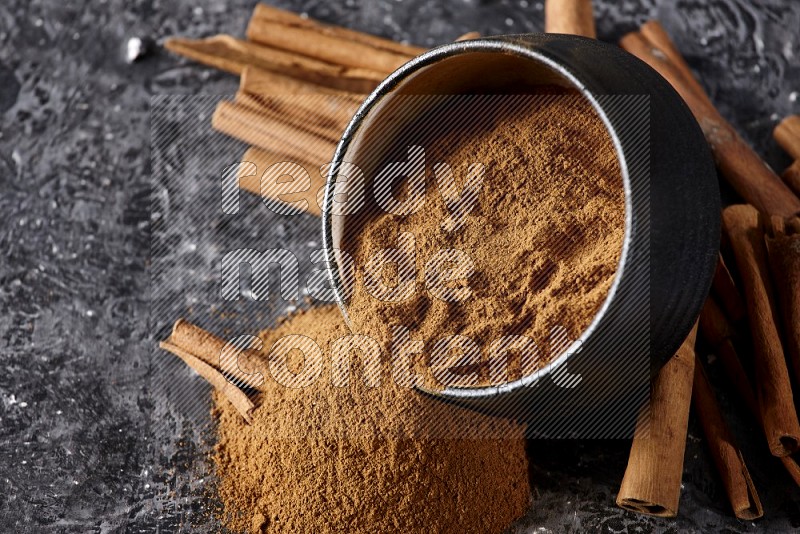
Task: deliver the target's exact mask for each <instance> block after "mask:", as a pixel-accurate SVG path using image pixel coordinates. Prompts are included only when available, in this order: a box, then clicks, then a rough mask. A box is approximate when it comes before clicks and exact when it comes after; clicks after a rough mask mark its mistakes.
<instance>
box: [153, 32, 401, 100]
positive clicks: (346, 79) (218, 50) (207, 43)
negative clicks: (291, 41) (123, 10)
mask: <svg viewBox="0 0 800 534" xmlns="http://www.w3.org/2000/svg"><path fill="white" fill-rule="evenodd" d="M164 46H165V47H166V48H167V49H168V50H170V51H172V52H174V53H176V54H180V55H182V56H185V57H187V58H189V59H193V60H195V61H198V62H200V63H204V64H206V65H210V66H212V67H216V68H218V69H221V70H224V71H227V72H231V73H233V74H241V73H242V72H243V71H244V68H245V66H247V65H252V66H255V67H258V68H260V69H264V70H268V71H276V72H279V73H281V74H283V75H287V76H291V77H294V78H297V79H300V80H304V81H307V82H311V83H316V84H319V85H324V86H326V87H331V88H334V89H340V90H343V91H351V92H354V93H369V92H370V91H372V90H373V89H374V88H375V87H377V85H378V84H379V83H380V82H381V81H383V79H384V78H385V77H386V73H384V72H378V71H375V70H371V69H365V68H357V67H349V66H344V65H336V64H333V63H328V62H325V61H321V60H319V59H315V58H311V57H306V56H301V55H298V54H293V53H291V52H286V51H283V50H278V49H275V48H269V47H266V46H262V45H260V44H257V43H252V42H248V41H242V40H240V39H236V38H234V37H231V36H230V35H216V36H214V37H209V38H207V39H197V40H195V39H184V38H179V37H174V38H171V39H168V40H167V41H166V43H165V44H164Z"/></svg>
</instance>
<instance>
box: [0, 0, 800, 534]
mask: <svg viewBox="0 0 800 534" xmlns="http://www.w3.org/2000/svg"><path fill="white" fill-rule="evenodd" d="M73 4H80V5H71V6H68V5H66V3H65V2H63V1H59V0H49V1H44V2H37V1H27V0H4V1H3V2H2V3H1V4H0V355H1V356H0V401H1V403H0V530H2V531H9V532H12V531H13V532H51V531H52V532H61V531H64V532H87V531H93V532H117V531H142V532H156V531H159V532H161V531H163V532H172V531H187V532H188V531H195V530H199V531H216V530H217V528H216V526H215V524H214V522H213V521H212V520H209V519H208V517H207V515H208V514H207V511H208V509H209V508H210V507H212V506H213V505H214V503H213V499H209V498H208V497H207V496H206V492H207V488H208V487H209V486H210V485H211V484H213V477H212V476H211V475H210V473H209V472H208V465H207V464H206V461H205V456H204V451H207V448H208V446H209V436H208V435H206V433H205V431H204V430H203V429H204V428H205V426H204V424H203V422H204V421H203V419H204V418H206V417H207V415H206V413H207V411H206V404H204V403H205V402H206V401H205V400H199V399H204V398H205V395H204V392H205V388H204V386H203V385H202V383H200V381H199V379H197V378H196V377H194V376H192V375H191V373H189V372H188V371H187V370H186V369H184V368H183V367H182V366H180V365H177V364H176V365H171V366H168V365H164V364H162V363H160V362H161V361H162V360H161V359H158V360H157V359H156V358H155V356H154V355H155V354H156V353H155V351H154V350H153V346H154V344H155V340H157V339H159V338H160V336H162V335H163V333H164V327H165V324H166V323H167V322H168V321H169V320H172V319H174V318H176V317H178V316H180V315H186V316H189V317H192V318H193V319H196V320H198V321H199V322H203V321H204V320H205V319H204V318H207V317H209V316H210V315H212V314H213V312H214V310H213V309H212V308H211V306H210V305H208V304H207V303H206V302H205V301H204V299H203V298H198V297H197V295H200V296H201V297H202V295H204V294H206V292H207V291H206V289H207V286H208V285H209V284H210V283H212V281H209V280H195V278H193V274H194V273H193V272H192V271H191V270H190V269H189V268H188V267H187V266H191V265H193V263H192V261H193V260H192V258H193V257H194V255H195V254H194V253H195V252H196V250H195V249H194V248H192V247H191V246H190V245H191V244H192V243H194V242H196V241H198V240H200V241H202V239H200V238H199V237H198V236H199V235H200V234H203V235H206V234H209V233H210V234H211V235H224V234H225V229H224V228H222V229H220V228H217V227H214V226H213V224H212V225H211V226H210V228H211V229H209V228H194V227H191V226H185V227H184V230H185V232H184V233H183V234H182V235H172V236H167V237H168V238H170V239H172V241H170V243H171V245H173V249H174V250H177V251H184V252H179V253H175V254H174V255H173V256H169V255H166V256H163V257H162V258H161V260H160V261H163V262H165V263H164V264H162V265H161V267H162V268H163V269H164V270H165V272H169V273H170V276H173V277H175V278H178V279H181V280H183V283H182V285H181V284H178V285H177V286H176V288H175V293H174V294H171V295H167V296H165V295H158V297H159V298H158V299H155V300H157V301H158V303H159V304H158V306H156V311H157V312H158V313H156V314H151V303H152V302H153V299H151V297H150V292H149V274H148V266H149V265H150V259H149V258H150V230H151V229H150V211H151V210H150V174H151V151H150V138H151V125H150V106H151V97H153V96H154V95H159V94H165V93H181V94H231V93H233V92H234V91H235V89H236V84H237V80H236V78H234V77H232V76H229V75H225V74H222V73H218V72H216V71H213V70H209V69H206V68H204V67H200V66H197V65H194V64H190V63H188V62H184V61H182V60H179V59H177V58H175V57H172V56H170V55H169V54H167V53H165V52H164V51H162V50H161V49H160V48H159V47H158V46H157V45H156V46H155V47H154V48H153V50H152V52H151V53H150V54H149V56H148V57H145V58H144V59H143V60H142V61H140V62H138V63H136V64H133V65H128V64H127V63H126V62H125V61H124V50H125V43H126V41H127V39H128V38H129V37H131V36H144V37H149V38H152V39H153V40H154V41H155V42H156V43H157V42H158V41H159V40H161V39H163V38H164V37H166V36H170V35H176V34H181V35H188V36H193V37H200V36H207V35H211V34H214V33H222V32H227V33H232V34H235V35H242V34H243V33H244V28H245V24H246V20H247V18H248V16H249V14H250V12H251V9H252V6H253V4H254V1H253V0H235V1H230V2H223V1H219V0H216V1H215V0H197V1H193V2H188V1H179V2H168V1H166V0H162V1H158V0H133V1H122V0H107V1H102V0H101V1H95V2H92V3H88V2H86V3H73ZM279 5H280V6H282V7H288V8H292V9H294V10H295V11H305V12H307V13H308V14H309V15H311V16H313V17H316V18H319V19H322V20H326V21H330V22H334V23H337V24H341V25H345V26H350V27H353V28H357V29H360V30H365V31H369V32H372V33H376V34H380V35H385V36H388V37H392V38H394V39H402V40H408V41H411V42H414V43H417V44H421V45H435V44H438V43H444V42H447V41H449V40H452V39H453V38H455V37H457V36H458V35H460V34H462V33H465V32H467V31H470V30H478V31H480V32H481V33H483V34H487V35H489V34H498V33H517V32H524V31H541V30H542V27H543V15H542V2H541V1H534V0H513V1H512V0H502V1H493V0H451V1H446V2H435V1H432V0H402V1H398V0H382V1H368V0H347V1H346V2H330V1H325V0H298V1H283V2H279ZM595 5H596V15H597V18H598V32H599V36H600V38H602V39H605V40H610V41H615V40H616V39H618V38H619V37H620V36H621V35H622V34H623V33H624V32H626V31H629V30H631V29H633V28H635V27H636V26H637V24H639V23H641V22H643V21H644V20H646V19H648V18H651V17H658V18H659V19H661V20H662V21H663V23H664V25H665V26H666V27H667V29H668V30H669V31H670V33H671V34H672V35H673V36H674V38H675V40H676V42H677V44H678V46H679V48H680V49H681V50H682V52H684V54H685V55H686V57H687V59H688V61H689V63H690V64H691V66H692V67H693V68H694V69H695V70H696V72H698V73H699V74H700V75H701V78H702V81H703V84H704V85H705V86H706V88H707V89H708V90H709V93H710V94H711V96H712V98H713V100H714V101H715V102H716V103H717V105H718V106H719V108H720V110H721V111H722V113H723V114H724V115H725V116H726V117H728V118H729V119H730V120H731V121H732V122H733V123H734V124H735V125H736V126H737V127H739V128H740V130H741V131H742V133H743V134H744V136H745V137H746V138H747V139H748V140H749V141H751V142H752V143H753V144H754V146H755V147H756V148H757V150H758V151H759V152H761V153H762V154H763V155H764V156H765V157H766V158H767V159H768V161H769V162H770V163H771V164H773V165H774V166H775V167H776V168H783V166H784V165H786V164H787V163H788V161H787V159H786V157H785V156H784V155H783V154H782V153H781V152H780V150H779V149H778V148H777V147H776V146H775V144H774V142H773V141H772V140H771V136H770V132H771V129H772V126H773V125H774V124H775V122H776V120H777V119H778V118H779V117H782V116H784V115H786V114H789V113H798V112H799V111H800V103H799V102H798V101H797V95H798V91H800V47H799V46H798V42H799V41H800V30H798V28H800V5H798V4H797V3H795V2H791V1H790V0H786V1H782V2H776V1H770V2H755V1H735V0H719V1H715V2H701V1H699V0H698V1H679V2H674V1H672V2H669V1H665V2H653V1H642V0H636V1H624V2H614V3H612V2H595ZM176 117H177V118H176V120H177V121H178V122H180V116H179V115H176ZM184 118H185V121H184V126H183V127H184V128H188V127H187V126H186V124H190V125H191V124H198V125H205V128H207V126H208V117H207V116H202V115H201V116H194V117H184ZM192 121H194V122H192ZM204 132H205V130H204ZM206 134H207V135H213V134H211V133H203V135H206ZM220 146H221V147H223V148H225V147H228V148H230V150H231V154H233V155H234V157H235V156H238V154H240V153H241V148H242V145H239V144H237V143H235V142H229V143H228V144H227V145H226V144H224V143H222V144H221V145H220ZM220 150H222V148H221V149H220ZM163 157H164V158H165V159H164V161H167V162H171V163H172V165H171V166H170V167H169V169H170V170H171V171H174V172H176V173H179V174H180V176H181V177H182V179H183V183H184V184H185V188H186V189H185V190H184V191H182V196H181V198H170V197H169V192H168V191H161V190H158V191H155V193H156V194H155V195H154V206H156V207H157V208H158V209H156V210H155V211H156V212H158V211H159V210H160V209H161V208H163V209H164V210H168V211H169V213H170V216H171V217H172V218H173V219H175V218H177V219H179V220H182V217H185V218H186V220H192V217H195V216H196V214H193V213H192V211H191V208H192V202H189V201H187V200H186V199H187V198H192V197H191V196H189V197H187V196H186V194H192V195H203V194H205V193H204V191H206V190H207V187H206V184H209V185H208V187H211V185H210V184H212V183H215V182H214V180H215V179H216V177H217V176H218V172H219V170H220V169H217V168H209V169H206V173H205V174H203V173H198V172H196V171H197V170H198V169H203V166H202V161H197V160H193V159H192V155H189V156H187V157H186V158H183V159H182V157H179V156H176V155H170V154H164V155H163ZM153 161H154V162H155V161H156V160H155V159H154V160H153ZM189 171H192V172H189ZM265 217H266V215H261V216H260V217H254V218H253V221H252V223H253V224H254V225H255V226H253V230H252V231H253V232H254V234H257V235H259V236H261V238H263V239H264V240H265V241H267V242H278V243H281V244H282V245H283V246H287V247H290V248H292V247H294V248H296V249H302V248H303V247H306V246H308V245H309V242H310V241H313V240H315V239H318V238H317V233H318V232H317V227H316V222H315V221H314V220H313V219H311V218H308V219H306V220H303V221H298V224H297V226H296V227H287V226H286V225H281V224H270V221H269V220H268V219H265ZM245 222H247V221H245ZM158 224H159V223H158V221H157V220H156V221H154V228H156V230H157V227H158ZM196 261H200V260H197V259H196V258H195V262H196ZM204 288H205V289H204ZM244 311H247V312H249V311H250V310H244ZM282 312H283V309H277V308H274V307H271V308H266V309H264V310H262V313H261V314H253V313H247V317H248V320H249V321H251V322H253V323H257V324H260V325H262V326H265V325H267V324H268V322H269V320H271V318H274V317H275V316H276V315H278V314H280V313H282ZM153 317H155V318H153ZM151 318H153V319H151ZM232 320H240V319H237V318H234V319H232ZM712 372H714V373H715V372H716V369H715V366H713V365H712ZM165 383H166V384H168V385H169V386H170V387H168V388H164V387H163V386H164V384H165ZM165 391H166V393H165ZM169 391H173V392H174V391H189V392H197V393H198V394H197V395H196V396H194V397H193V398H190V399H188V400H187V399H186V398H174V396H173V397H170V395H169V394H168V393H169ZM724 401H725V406H726V407H728V402H727V401H728V399H727V398H726V399H724ZM740 411H741V410H740ZM734 423H735V430H736V434H737V436H738V437H739V438H740V441H741V442H742V443H743V448H744V450H745V454H746V457H747V459H748V461H749V465H750V467H751V471H752V473H753V476H754V479H755V483H756V485H757V486H758V488H759V490H760V491H761V495H762V498H763V500H764V504H765V511H766V514H767V518H766V519H764V520H762V521H760V522H758V523H757V526H752V525H750V524H744V523H740V522H737V521H735V520H734V519H732V518H731V514H730V512H729V510H728V505H727V502H726V499H725V496H724V493H723V491H722V488H721V487H720V484H719V482H718V480H717V479H716V477H715V475H714V473H713V470H711V469H710V468H709V461H708V457H707V453H706V451H705V449H704V447H703V443H702V440H701V438H700V437H699V436H700V433H699V431H698V428H697V426H696V422H693V423H692V427H691V428H690V437H689V445H688V449H687V461H686V465H685V470H684V486H685V488H684V492H683V496H682V501H681V511H680V516H679V518H678V519H677V520H675V521H664V520H653V519H649V518H643V517H639V516H635V515H632V514H629V513H627V512H622V511H620V510H618V509H616V508H615V507H614V504H613V503H614V497H615V493H616V490H617V488H618V485H619V481H620V479H621V477H622V473H623V471H624V466H625V461H626V457H627V447H628V444H627V442H621V441H620V442H580V441H579V442H531V444H530V449H531V455H532V458H533V462H532V464H533V465H532V468H531V477H532V482H533V485H534V499H535V501H534V505H533V508H532V509H531V511H530V513H529V514H528V516H527V517H526V518H524V519H523V521H521V522H520V524H519V525H518V528H519V530H520V531H522V532H540V530H538V529H539V528H544V529H546V530H543V531H542V532H544V531H553V532H561V531H565V530H582V529H590V530H603V531H623V530H626V529H638V530H639V531H643V532H650V531H661V530H664V529H667V530H672V531H677V530H681V531H683V530H698V531H701V530H702V531H705V530H718V529H728V530H729V531H745V530H755V529H767V528H768V529H770V530H774V531H777V530H790V529H792V528H798V527H800V493H798V490H797V488H794V487H793V485H792V483H791V481H790V480H789V478H788V477H787V476H786V475H785V473H784V472H783V471H782V469H781V468H780V465H779V463H778V462H777V461H773V460H772V459H771V458H769V457H768V454H767V451H766V448H765V447H764V446H763V444H762V443H761V440H760V439H758V438H759V437H758V431H757V429H756V428H755V427H754V426H753V425H752V424H751V423H750V422H748V421H745V420H739V419H738V418H734Z"/></svg>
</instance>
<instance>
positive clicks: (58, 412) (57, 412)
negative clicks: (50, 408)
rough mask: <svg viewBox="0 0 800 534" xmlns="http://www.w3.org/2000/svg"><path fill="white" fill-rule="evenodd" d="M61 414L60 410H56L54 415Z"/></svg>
mask: <svg viewBox="0 0 800 534" xmlns="http://www.w3.org/2000/svg"><path fill="white" fill-rule="evenodd" d="M62 413H64V412H62V411H61V410H56V415H61V414H62Z"/></svg>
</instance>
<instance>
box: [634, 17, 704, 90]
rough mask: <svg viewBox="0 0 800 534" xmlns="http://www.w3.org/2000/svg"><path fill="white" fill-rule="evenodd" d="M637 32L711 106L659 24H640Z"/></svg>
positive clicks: (650, 21) (655, 21)
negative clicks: (662, 55) (661, 54)
mask: <svg viewBox="0 0 800 534" xmlns="http://www.w3.org/2000/svg"><path fill="white" fill-rule="evenodd" d="M639 31H641V33H642V37H644V38H645V39H647V40H648V41H649V42H650V43H652V45H653V48H654V50H658V51H659V52H661V53H663V54H664V56H666V58H667V59H668V60H669V61H670V62H671V63H672V65H673V66H674V67H675V69H676V70H677V71H678V72H680V74H681V76H682V78H683V80H684V81H685V82H686V85H687V86H688V87H689V88H690V89H692V90H693V91H694V92H695V94H696V95H697V96H698V97H700V98H702V99H703V100H705V101H706V102H707V103H708V104H709V105H711V100H710V99H709V97H708V94H707V93H706V90H705V89H704V88H703V86H702V85H700V82H699V81H698V80H697V78H695V77H694V74H692V69H690V68H689V64H688V63H686V60H685V59H684V58H683V56H682V55H681V53H680V52H679V51H678V48H677V47H676V46H675V43H673V42H672V39H670V37H669V34H668V33H667V31H666V30H665V29H664V27H663V26H662V25H661V23H659V22H658V21H657V20H649V21H647V22H645V23H644V24H642V27H641V28H640V29H639Z"/></svg>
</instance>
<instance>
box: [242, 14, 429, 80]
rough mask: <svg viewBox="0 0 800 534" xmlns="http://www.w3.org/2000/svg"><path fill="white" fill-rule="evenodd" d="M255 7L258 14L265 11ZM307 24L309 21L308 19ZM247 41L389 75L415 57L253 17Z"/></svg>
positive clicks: (296, 25)
mask: <svg viewBox="0 0 800 534" xmlns="http://www.w3.org/2000/svg"><path fill="white" fill-rule="evenodd" d="M259 7H260V6H258V7H256V12H260V11H263V9H259ZM306 20H308V19H306ZM247 38H248V39H249V40H251V41H254V42H256V43H260V44H263V45H266V46H269V47H273V48H279V49H281V50H286V51H288V52H293V53H295V54H299V55H302V56H306V57H313V58H317V59H320V60H322V61H327V62H328V63H333V64H336V65H344V66H347V67H356V68H364V69H370V70H373V71H376V72H381V73H383V74H384V75H388V74H390V73H392V72H394V71H395V70H397V68H398V67H400V66H401V65H402V64H403V63H406V62H407V61H409V60H410V59H412V58H413V57H414V56H413V55H410V54H406V53H400V52H397V51H395V50H386V49H385V48H378V47H375V46H372V45H371V44H367V43H364V42H360V41H354V40H352V39H348V38H343V36H342V35H337V34H333V35H330V34H328V33H326V32H322V31H319V29H318V28H317V27H314V26H309V25H307V24H303V25H300V24H288V23H286V22H285V21H279V20H275V18H270V17H268V16H259V15H256V14H254V15H253V17H252V18H251V19H250V23H249V24H248V26H247Z"/></svg>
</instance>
